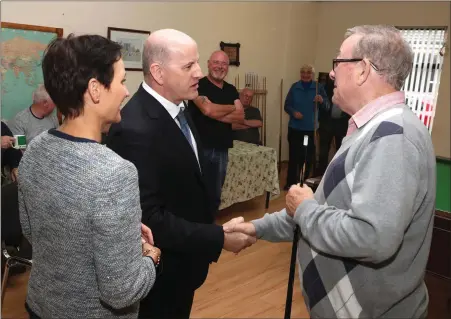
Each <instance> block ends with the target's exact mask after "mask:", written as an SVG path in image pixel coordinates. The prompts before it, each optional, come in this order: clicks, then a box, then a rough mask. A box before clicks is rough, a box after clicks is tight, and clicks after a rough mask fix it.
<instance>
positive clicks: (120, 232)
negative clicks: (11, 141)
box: [19, 35, 160, 318]
mask: <svg viewBox="0 0 451 319" xmlns="http://www.w3.org/2000/svg"><path fill="white" fill-rule="evenodd" d="M42 70H43V75H44V84H45V88H46V90H47V92H48V93H49V95H50V97H51V98H52V100H53V101H54V102H55V104H56V106H57V108H58V110H59V111H60V112H61V113H62V114H63V115H64V117H65V119H64V122H63V123H62V125H61V126H60V127H59V128H58V129H52V130H49V131H47V132H44V133H42V134H41V135H39V136H38V137H36V138H35V139H33V141H32V142H31V143H30V144H29V145H28V147H27V151H26V152H25V154H24V156H23V158H22V161H21V163H20V165H19V205H20V218H21V225H22V228H23V232H24V235H25V236H26V237H27V239H28V240H29V241H30V243H31V244H32V247H33V267H32V270H31V276H30V280H29V284H28V296H27V303H26V306H27V310H28V312H29V313H30V316H31V317H32V318H65V317H71V318H136V317H137V315H138V307H139V301H140V300H141V299H142V298H144V297H145V296H146V295H147V294H148V292H149V291H150V289H151V288H152V286H153V284H154V282H155V273H156V266H157V265H158V262H159V255H160V252H159V250H158V248H155V247H153V246H152V245H151V243H153V240H152V238H151V232H150V229H148V228H147V227H146V226H144V225H142V224H141V206H140V200H139V188H138V173H137V170H136V168H135V166H134V165H133V164H132V163H130V162H128V161H126V160H124V159H123V158H121V157H120V156H118V155H117V154H116V153H114V152H113V151H111V150H110V149H108V148H107V147H105V146H104V145H101V144H100V141H101V132H102V128H103V127H105V126H107V125H109V124H111V123H116V122H119V121H120V119H121V115H120V105H121V103H122V102H123V100H124V99H125V98H126V97H127V96H128V95H129V93H128V91H127V88H126V86H125V69H124V62H123V60H122V58H121V46H120V45H119V44H117V43H115V42H112V41H110V40H108V39H106V38H104V37H101V36H98V35H83V36H78V37H75V36H72V35H71V36H69V37H68V38H67V39H62V38H59V39H55V40H54V41H53V42H52V43H50V44H49V46H48V48H47V50H46V52H45V55H44V58H43V62H42ZM143 234H147V235H148V236H147V238H146V241H147V242H144V241H145V240H144V239H142V235H143ZM143 242H144V243H143Z"/></svg>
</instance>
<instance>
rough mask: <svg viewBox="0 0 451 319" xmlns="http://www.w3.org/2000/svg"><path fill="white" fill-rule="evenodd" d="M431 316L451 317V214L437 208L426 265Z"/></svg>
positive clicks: (441, 318)
mask: <svg viewBox="0 0 451 319" xmlns="http://www.w3.org/2000/svg"><path fill="white" fill-rule="evenodd" d="M425 281H426V285H427V287H428V291H429V316H428V317H429V318H434V319H435V318H437V319H450V318H451V214H450V213H447V212H444V211H440V210H436V212H435V217H434V230H433V233H432V242H431V251H430V253H429V261H428V264H427V266H426V276H425Z"/></svg>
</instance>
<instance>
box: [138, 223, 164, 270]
mask: <svg viewBox="0 0 451 319" xmlns="http://www.w3.org/2000/svg"><path fill="white" fill-rule="evenodd" d="M141 244H142V255H143V256H148V257H150V258H152V260H153V262H154V263H155V265H156V266H158V265H159V263H160V256H161V250H160V249H159V248H157V247H155V246H154V242H153V235H152V231H151V230H150V228H149V227H147V226H146V225H144V224H141Z"/></svg>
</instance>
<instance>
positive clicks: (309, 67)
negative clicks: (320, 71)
mask: <svg viewBox="0 0 451 319" xmlns="http://www.w3.org/2000/svg"><path fill="white" fill-rule="evenodd" d="M300 71H301V72H302V71H310V72H312V74H313V77H314V76H315V67H314V66H313V65H312V64H303V65H302V66H301V69H300Z"/></svg>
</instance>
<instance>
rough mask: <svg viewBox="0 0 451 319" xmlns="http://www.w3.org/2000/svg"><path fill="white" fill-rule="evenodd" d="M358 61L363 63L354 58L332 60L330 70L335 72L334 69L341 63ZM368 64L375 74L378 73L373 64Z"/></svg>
mask: <svg viewBox="0 0 451 319" xmlns="http://www.w3.org/2000/svg"><path fill="white" fill-rule="evenodd" d="M360 61H363V59H356V58H354V59H333V60H332V70H333V71H334V72H335V68H336V67H337V66H338V64H339V63H341V62H360ZM369 62H370V64H371V66H372V67H373V69H374V70H375V71H376V72H379V68H378V67H377V66H376V65H375V64H374V63H373V62H371V61H369Z"/></svg>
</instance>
